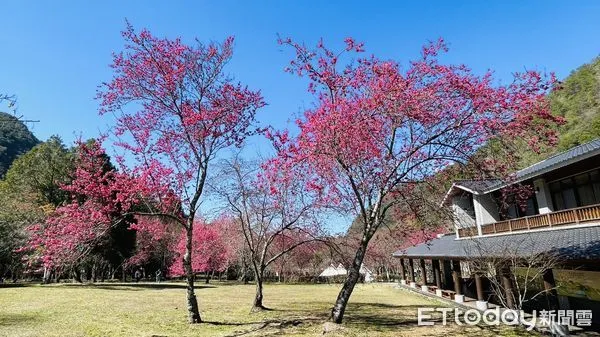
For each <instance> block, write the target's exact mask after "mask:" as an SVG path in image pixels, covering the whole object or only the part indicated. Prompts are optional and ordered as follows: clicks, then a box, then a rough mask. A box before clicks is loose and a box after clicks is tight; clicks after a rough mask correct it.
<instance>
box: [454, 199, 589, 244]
mask: <svg viewBox="0 0 600 337" xmlns="http://www.w3.org/2000/svg"><path fill="white" fill-rule="evenodd" d="M594 220H600V204H596V205H590V206H584V207H578V208H571V209H566V210H562V211H556V212H551V213H546V214H539V215H531V216H526V217H523V218H518V219H511V220H505V221H499V222H494V223H491V224H486V225H483V226H481V233H482V234H484V235H485V234H495V233H504V232H517V231H524V230H530V229H535V228H540V227H554V226H561V225H566V224H578V223H582V222H588V221H594ZM469 232H471V231H464V233H465V236H472V235H473V234H470V233H469ZM476 234H477V233H475V235H476ZM458 235H459V236H461V237H462V236H463V235H462V234H461V232H460V230H459V233H458Z"/></svg>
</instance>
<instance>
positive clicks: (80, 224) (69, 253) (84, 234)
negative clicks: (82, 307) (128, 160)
mask: <svg viewBox="0 0 600 337" xmlns="http://www.w3.org/2000/svg"><path fill="white" fill-rule="evenodd" d="M75 157H76V158H75V170H74V173H73V177H72V181H71V182H69V183H68V184H64V185H62V186H60V188H61V192H65V193H67V195H69V198H68V199H69V201H68V202H67V203H66V204H64V205H62V206H59V207H57V208H56V210H52V209H49V210H47V213H48V217H47V219H46V221H45V222H43V223H38V224H34V225H32V226H29V228H28V231H29V233H30V238H29V241H28V243H27V246H26V247H24V249H26V250H29V251H32V252H33V254H32V256H31V257H32V259H31V261H30V263H36V262H37V261H38V260H39V261H40V262H41V263H42V265H43V267H44V268H45V270H50V269H51V268H57V267H68V266H73V265H75V264H76V263H77V262H79V261H81V260H82V259H84V258H85V257H87V256H88V255H90V254H91V253H93V252H95V251H98V249H99V248H101V247H102V246H106V244H107V241H108V239H109V238H110V236H111V234H113V233H114V231H115V230H117V229H118V228H124V229H126V228H128V227H129V224H131V223H132V222H133V221H134V219H133V216H131V215H128V213H127V210H129V209H131V207H132V206H133V205H134V204H135V203H136V201H135V197H134V195H133V194H129V193H123V191H131V190H132V189H131V187H132V186H134V185H135V184H133V181H134V180H133V179H132V178H131V177H130V176H128V175H125V174H123V173H120V172H117V171H116V170H115V168H114V167H113V166H112V164H111V163H110V158H109V157H108V156H107V155H106V153H105V152H104V150H103V149H102V147H101V143H100V141H99V140H98V141H96V140H94V141H88V142H81V141H80V142H78V145H77V147H76V156H75ZM117 248H118V247H117ZM46 277H47V275H45V278H46Z"/></svg>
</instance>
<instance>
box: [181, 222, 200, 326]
mask: <svg viewBox="0 0 600 337" xmlns="http://www.w3.org/2000/svg"><path fill="white" fill-rule="evenodd" d="M193 219H194V217H193V215H190V219H189V220H188V222H187V226H186V243H185V255H184V256H183V268H184V269H185V274H186V282H187V286H186V293H187V307H188V322H189V323H201V322H202V319H201V318H200V311H199V310H198V300H197V299H196V294H195V292H194V270H193V269H192V230H193V226H194V225H193V221H194V220H193Z"/></svg>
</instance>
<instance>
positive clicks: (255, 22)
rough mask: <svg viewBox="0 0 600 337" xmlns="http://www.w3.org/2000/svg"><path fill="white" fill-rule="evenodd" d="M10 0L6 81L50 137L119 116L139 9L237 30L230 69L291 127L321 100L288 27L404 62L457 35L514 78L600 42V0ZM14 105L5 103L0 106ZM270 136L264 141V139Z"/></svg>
mask: <svg viewBox="0 0 600 337" xmlns="http://www.w3.org/2000/svg"><path fill="white" fill-rule="evenodd" d="M572 3H573V4H572V5H570V4H568V2H566V1H527V2H525V1H494V2H492V1H457V2H451V1H444V2H441V1H440V2H436V1H414V2H407V1H402V2H401V1H381V2H375V1H373V2H367V1H314V2H309V1H303V2H301V1H295V2H293V1H271V2H267V1H252V2H249V1H247V2H242V1H238V2H228V1H215V2H203V1H190V2H183V1H163V2H160V3H159V2H158V1H114V2H113V1H96V2H92V1H77V2H75V1H73V2H62V1H53V2H50V1H37V2H34V1H11V2H8V3H4V4H3V6H2V11H3V14H4V15H3V17H2V20H0V31H1V32H2V33H1V34H0V46H1V48H2V49H1V50H2V52H0V69H1V72H0V74H1V76H0V92H6V93H14V94H16V95H17V96H18V100H19V113H20V114H23V115H25V117H27V118H28V119H36V120H39V121H40V122H39V123H36V124H35V125H33V126H32V128H33V132H34V133H35V134H36V135H37V136H38V138H40V139H42V140H44V139H46V138H48V137H49V136H50V135H52V134H59V135H61V136H62V137H63V139H64V140H65V141H66V142H67V143H70V142H72V141H73V140H74V139H75V138H76V137H77V136H78V135H83V136H84V137H86V138H87V137H93V136H96V135H97V134H98V133H99V132H100V131H104V130H106V128H107V127H108V126H109V125H110V124H111V121H110V118H109V117H100V116H98V114H97V107H98V106H97V102H96V101H95V100H94V99H93V97H94V94H95V90H96V87H97V86H98V85H99V84H100V83H101V82H102V81H106V80H108V79H109V78H110V76H111V73H110V69H109V67H108V64H109V63H110V61H111V52H112V51H117V50H120V48H121V47H122V44H123V42H122V39H121V36H120V34H119V32H120V31H121V30H122V29H123V27H124V20H125V18H128V19H129V20H130V21H131V23H132V24H133V25H134V26H136V27H138V28H141V27H146V28H149V29H150V30H151V31H152V32H153V33H154V34H156V35H159V36H168V37H175V36H181V37H183V39H184V40H187V41H192V39H193V38H195V37H197V38H198V39H200V40H202V41H208V40H222V39H223V38H224V37H226V36H227V35H234V36H235V37H236V48H235V55H234V58H233V60H232V62H231V64H230V66H229V68H228V69H227V70H228V72H229V73H231V74H233V75H234V76H235V77H236V79H238V80H240V81H242V82H244V83H246V84H248V85H249V86H250V87H252V88H257V89H260V90H262V92H263V94H264V96H265V99H266V101H267V102H268V103H269V106H268V107H266V108H265V109H263V110H262V111H261V112H260V114H259V118H260V120H261V121H262V122H263V123H268V124H271V125H274V126H275V127H285V126H286V125H287V122H288V121H289V120H290V119H291V118H293V116H294V115H295V114H297V113H298V112H299V111H301V109H302V107H306V106H308V105H310V103H311V97H310V96H308V95H307V94H306V91H305V88H306V82H304V81H303V80H301V79H298V78H297V77H294V76H292V75H289V74H286V73H284V72H283V71H282V69H283V68H284V67H285V66H286V64H287V62H288V61H289V59H290V57H291V53H290V51H289V50H282V48H281V47H280V46H279V45H277V43H276V38H277V34H278V33H279V34H281V35H282V36H290V37H293V38H295V39H297V40H300V41H305V42H307V43H309V44H314V43H316V42H317V41H318V39H319V38H321V37H322V38H323V39H324V40H325V42H326V43H329V44H333V45H336V44H337V45H341V41H342V39H343V38H344V37H346V36H353V37H355V38H356V39H357V40H359V41H363V42H365V43H366V49H367V51H368V52H370V53H374V54H376V55H377V56H379V57H380V58H391V59H396V60H398V61H400V62H402V63H404V64H406V62H407V60H409V59H411V58H414V57H415V56H416V55H417V54H418V52H419V48H420V46H421V45H422V44H423V43H425V42H426V41H428V40H434V39H436V38H438V37H443V38H444V39H446V40H447V41H448V42H449V44H450V48H451V50H450V53H449V54H448V55H447V56H446V57H445V60H446V61H448V62H461V63H465V64H467V65H469V66H470V67H472V68H473V69H474V70H476V71H477V72H483V71H485V70H486V69H488V68H490V69H493V70H495V72H496V76H497V77H498V78H499V79H500V80H503V81H505V82H506V81H509V80H510V75H511V72H513V71H520V70H523V69H525V68H537V69H541V70H548V71H555V72H556V73H557V75H558V76H559V78H563V77H564V76H566V75H568V73H569V72H570V71H571V70H573V69H574V68H576V67H578V66H579V65H581V64H583V63H585V62H588V61H590V60H591V59H592V58H594V57H595V56H597V55H598V53H599V52H600V20H598V17H600V2H599V1H576V2H572ZM0 108H4V107H0ZM263 145H264V144H263Z"/></svg>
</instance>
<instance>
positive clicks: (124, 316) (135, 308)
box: [0, 283, 527, 337]
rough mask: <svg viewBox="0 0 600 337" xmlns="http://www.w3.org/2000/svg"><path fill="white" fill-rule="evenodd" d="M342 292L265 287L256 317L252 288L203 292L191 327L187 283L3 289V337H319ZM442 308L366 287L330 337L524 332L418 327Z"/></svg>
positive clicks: (230, 287)
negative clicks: (428, 312) (427, 312)
mask: <svg viewBox="0 0 600 337" xmlns="http://www.w3.org/2000/svg"><path fill="white" fill-rule="evenodd" d="M338 290H339V286H338V285H279V284H268V285H266V287H265V305H266V306H267V307H269V308H270V309H272V310H269V311H262V312H259V313H250V305H251V303H252V298H253V295H254V286H253V285H237V284H236V285H228V284H223V283H218V284H215V285H207V286H204V284H202V285H201V287H200V288H199V289H198V290H197V295H198V298H199V301H200V306H201V311H202V318H203V319H204V320H205V321H206V322H207V323H204V324H200V325H189V324H187V323H186V307H185V301H184V299H185V288H184V285H183V283H163V284H160V285H156V284H152V283H139V284H118V283H98V284H95V285H78V284H60V285H46V286H25V287H8V288H0V336H154V337H158V336H241V335H243V336H268V335H282V334H285V335H293V336H317V335H321V334H322V332H323V323H324V322H325V321H326V320H327V317H328V314H329V310H330V307H331V305H332V303H333V302H334V301H335V298H336V296H337V292H338ZM419 306H427V307H432V306H441V303H438V302H436V301H433V300H429V299H426V298H423V297H420V296H416V295H414V294H411V293H408V292H406V291H402V290H399V289H395V288H393V287H392V286H391V285H381V284H374V285H359V286H357V288H356V290H355V291H354V294H353V295H352V298H351V300H350V305H349V306H348V309H347V311H346V318H345V323H344V325H343V326H342V328H341V329H340V330H337V331H333V332H331V333H329V334H328V336H447V335H463V336H477V337H480V336H496V335H498V334H502V335H511V334H512V335H518V336H522V335H527V334H525V333H524V332H522V331H520V330H519V331H517V330H512V329H508V328H506V329H503V330H502V331H498V330H491V329H489V328H482V327H468V328H466V327H459V326H456V325H451V326H447V327H442V326H434V327H421V326H417V318H416V314H417V307H419Z"/></svg>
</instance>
